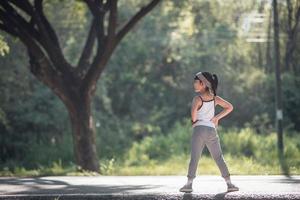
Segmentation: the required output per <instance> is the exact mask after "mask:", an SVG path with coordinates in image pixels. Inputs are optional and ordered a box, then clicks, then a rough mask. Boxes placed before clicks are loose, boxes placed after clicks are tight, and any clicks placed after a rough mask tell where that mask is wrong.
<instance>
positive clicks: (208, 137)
mask: <svg viewBox="0 0 300 200" xmlns="http://www.w3.org/2000/svg"><path fill="white" fill-rule="evenodd" d="M205 145H206V146H207V148H208V150H209V152H210V154H211V156H212V157H213V159H214V160H215V162H216V164H217V165H218V167H219V169H220V172H221V174H222V177H223V178H225V177H228V176H230V174H229V171H228V168H227V165H226V162H225V160H224V157H223V154H222V150H221V145H220V139H219V135H218V133H217V130H216V129H215V128H213V127H209V126H204V125H198V126H195V127H194V128H193V135H192V138H191V159H190V163H189V170H188V175H187V177H188V178H190V179H194V178H195V177H196V171H197V166H198V162H199V158H200V157H201V154H202V150H203V148H204V146H205Z"/></svg>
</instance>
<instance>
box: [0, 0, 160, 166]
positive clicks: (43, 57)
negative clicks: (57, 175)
mask: <svg viewBox="0 0 300 200" xmlns="http://www.w3.org/2000/svg"><path fill="white" fill-rule="evenodd" d="M83 2H84V3H85V4H86V6H87V7H88V8H89V11H90V12H91V13H92V16H93V19H92V20H91V25H90V29H89V33H88V36H87V39H86V42H85V45H84V48H83V50H82V53H81V56H80V59H79V61H78V63H77V65H76V66H72V65H71V64H70V63H69V62H68V61H67V60H66V59H65V57H64V55H63V53H62V48H61V46H60V43H59V39H58V36H57V34H56V32H55V30H54V28H53V27H52V25H51V23H50V22H49V20H48V19H47V17H46V15H45V13H44V4H45V3H44V2H43V0H34V1H33V3H31V1H29V0H22V1H18V0H6V1H0V29H1V30H2V31H4V32H6V33H8V34H10V35H12V36H14V37H16V38H18V39H20V40H21V42H22V43H23V44H24V45H25V47H26V49H27V53H28V56H29V64H30V65H29V67H30V72H31V73H32V74H33V75H34V76H35V77H36V78H37V79H38V80H39V81H41V82H42V83H43V84H45V85H46V86H48V87H49V88H50V89H51V90H52V91H53V92H54V94H55V95H57V96H58V97H59V98H60V99H61V100H62V102H63V103H64V105H65V106H66V108H67V110H68V113H69V116H70V121H71V124H72V133H73V143H74V153H75V160H76V163H77V165H79V166H81V167H82V168H83V169H85V170H91V171H99V162H98V157H97V152H96V144H95V126H94V122H93V116H92V113H91V101H92V97H93V96H94V94H95V90H96V83H97V81H98V79H99V78H100V76H101V73H102V71H103V70H104V68H105V66H106V63H107V62H108V60H109V59H110V57H111V55H112V53H113V52H114V50H115V48H116V47H117V45H118V44H119V43H120V41H121V40H122V39H123V38H124V36H125V35H126V34H127V33H128V32H129V31H130V30H131V29H132V28H133V27H134V25H135V24H137V22H138V21H140V20H141V19H142V18H143V17H144V16H145V15H146V14H148V13H149V12H150V11H151V10H152V9H153V8H154V7H155V6H156V5H157V4H158V3H159V2H160V0H152V1H151V2H149V3H148V4H147V5H145V6H144V7H142V8H141V9H140V10H139V11H138V12H137V13H136V14H135V15H134V16H133V17H132V18H131V19H130V20H129V21H128V22H127V23H126V24H125V25H124V26H122V27H119V26H118V16H117V15H118V6H117V4H118V1H117V0H107V1H103V0H83ZM106 16H107V17H106ZM94 48H96V52H95V53H93V52H94V51H93V50H94Z"/></svg>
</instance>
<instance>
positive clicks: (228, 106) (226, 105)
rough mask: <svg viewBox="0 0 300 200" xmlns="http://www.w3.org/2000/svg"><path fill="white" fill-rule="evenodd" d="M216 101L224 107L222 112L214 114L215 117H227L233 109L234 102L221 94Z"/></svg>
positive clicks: (218, 118)
mask: <svg viewBox="0 0 300 200" xmlns="http://www.w3.org/2000/svg"><path fill="white" fill-rule="evenodd" d="M215 103H216V105H220V106H221V107H223V108H224V109H223V110H222V111H221V112H220V113H218V114H217V115H216V116H214V118H216V119H217V120H218V121H219V120H220V119H222V118H223V117H225V116H226V115H228V114H229V113H230V112H231V111H232V110H233V106H232V104H231V103H229V102H228V101H226V100H225V99H223V98H222V97H220V96H216V97H215Z"/></svg>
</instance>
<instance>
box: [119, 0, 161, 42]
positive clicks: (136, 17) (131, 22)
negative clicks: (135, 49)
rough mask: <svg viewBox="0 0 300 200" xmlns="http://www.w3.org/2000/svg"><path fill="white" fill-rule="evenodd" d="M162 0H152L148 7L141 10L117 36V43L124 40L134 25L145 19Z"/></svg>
mask: <svg viewBox="0 0 300 200" xmlns="http://www.w3.org/2000/svg"><path fill="white" fill-rule="evenodd" d="M159 2H160V0H152V1H151V2H150V3H149V4H148V5H146V6H145V7H143V8H141V10H140V11H139V12H137V13H136V14H135V15H134V16H133V17H132V18H131V19H130V20H129V21H128V22H127V24H126V25H125V26H124V27H123V28H122V29H121V30H120V31H119V32H118V34H117V43H119V42H120V41H121V40H122V38H123V37H124V36H125V35H126V34H127V33H128V32H129V31H130V29H132V28H133V27H134V25H135V24H136V23H137V22H138V21H139V20H140V19H141V18H143V17H144V16H145V15H146V14H148V13H149V12H150V11H151V10H152V9H153V8H154V7H155V6H156V5H157V4H158V3H159Z"/></svg>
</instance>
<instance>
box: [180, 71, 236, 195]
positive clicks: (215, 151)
mask: <svg viewBox="0 0 300 200" xmlns="http://www.w3.org/2000/svg"><path fill="white" fill-rule="evenodd" d="M217 86H218V78H217V75H215V74H213V75H211V73H209V72H198V73H197V74H196V76H195V78H194V89H195V92H200V95H197V96H195V97H194V99H193V102H192V108H191V117H192V119H191V121H192V127H193V135H192V138H191V159H190V163H189V169H188V174H187V177H188V180H187V183H186V184H185V185H184V186H183V187H182V188H180V190H179V191H180V192H192V191H193V189H192V183H193V179H194V178H195V177H196V170H197V166H198V161H199V158H200V156H201V154H202V150H203V148H204V146H205V145H206V146H207V148H208V150H209V152H210V154H211V156H212V157H213V159H214V160H215V162H216V164H217V165H218V167H219V169H220V172H221V174H222V177H223V178H224V179H225V181H226V183H227V191H228V192H230V191H237V190H239V188H238V187H236V186H235V185H234V184H232V183H231V180H230V173H229V171H228V168H227V165H226V162H225V160H224V157H223V153H222V150H221V146H220V141H219V136H218V133H217V130H216V128H217V126H218V122H219V120H220V119H221V118H223V117H225V116H226V115H228V114H229V113H230V112H231V111H232V110H233V106H232V105H231V104H230V103H229V102H228V101H226V100H224V99H223V98H221V97H220V96H217V95H216V90H217ZM216 105H220V106H221V107H223V108H224V109H223V111H222V112H220V113H219V114H217V115H216V116H215V106H216Z"/></svg>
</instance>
